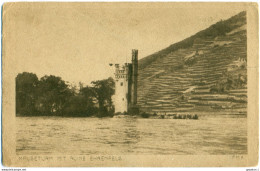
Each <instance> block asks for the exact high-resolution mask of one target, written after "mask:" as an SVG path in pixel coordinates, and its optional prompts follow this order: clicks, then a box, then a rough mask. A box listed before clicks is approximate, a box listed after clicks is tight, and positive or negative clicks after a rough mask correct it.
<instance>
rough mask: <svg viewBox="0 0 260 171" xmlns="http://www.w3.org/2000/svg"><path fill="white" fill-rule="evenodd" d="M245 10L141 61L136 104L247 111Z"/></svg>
mask: <svg viewBox="0 0 260 171" xmlns="http://www.w3.org/2000/svg"><path fill="white" fill-rule="evenodd" d="M246 61H247V35H246V13H245V12H241V13H239V14H238V15H236V16H234V17H232V18H230V19H228V20H225V21H221V22H219V23H216V24H215V25H213V26H211V27H209V28H208V29H206V30H203V31H201V32H199V33H197V34H196V35H194V36H191V37H190V38H188V39H185V40H184V41H182V42H179V43H176V44H174V45H171V46H170V47H168V48H166V49H163V50H162V51H160V52H157V53H155V54H153V55H150V56H148V57H146V58H143V59H141V60H140V61H139V65H140V67H139V76H138V105H139V107H140V110H141V111H146V112H149V113H154V112H155V113H158V114H160V113H166V114H172V113H191V112H195V113H196V112H200V113H203V112H204V113H209V112H210V113H217V114H236V115H238V114H242V115H246V108H247V86H246V81H247V73H246V71H247V70H246Z"/></svg>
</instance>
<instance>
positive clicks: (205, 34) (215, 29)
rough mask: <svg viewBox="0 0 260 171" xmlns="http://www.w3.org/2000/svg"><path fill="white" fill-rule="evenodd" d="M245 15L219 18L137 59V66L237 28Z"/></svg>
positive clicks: (143, 66) (141, 67)
mask: <svg viewBox="0 0 260 171" xmlns="http://www.w3.org/2000/svg"><path fill="white" fill-rule="evenodd" d="M245 16H246V12H245V11H243V12H241V13H239V14H238V15H235V16H233V17H231V18H230V19H228V20H225V21H222V20H221V21H219V22H217V23H216V24H213V25H212V26H210V27H209V28H207V29H205V30H202V31H200V32H198V33H196V34H195V35H193V36H191V37H188V38H186V39H184V40H182V41H180V42H178V43H175V44H172V45H170V46H169V47H167V48H165V49H162V50H161V51H158V52H157V53H154V54H152V55H150V56H147V57H145V58H143V59H141V60H140V61H139V68H140V69H144V68H145V67H146V66H148V65H149V64H151V63H152V62H153V61H155V60H157V59H159V58H163V57H165V56H166V55H168V54H169V53H172V52H173V51H176V50H178V49H186V48H189V47H191V46H192V45H193V44H194V41H195V40H196V39H203V38H211V39H212V38H215V37H217V36H223V35H225V34H226V33H228V32H230V31H231V30H234V29H236V28H239V27H240V26H241V25H243V24H244V20H245V19H244V18H245Z"/></svg>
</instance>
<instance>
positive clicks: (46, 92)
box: [37, 75, 73, 115]
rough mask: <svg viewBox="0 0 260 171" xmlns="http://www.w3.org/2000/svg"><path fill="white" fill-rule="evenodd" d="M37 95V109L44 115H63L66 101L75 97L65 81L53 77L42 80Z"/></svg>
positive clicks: (45, 77)
mask: <svg viewBox="0 0 260 171" xmlns="http://www.w3.org/2000/svg"><path fill="white" fill-rule="evenodd" d="M37 93H38V94H39V98H38V100H37V109H38V110H39V111H40V113H41V114H44V115H62V110H63V108H64V105H65V103H66V101H67V100H68V99H69V98H70V97H71V96H72V95H73V93H72V91H71V90H70V89H69V88H68V85H67V84H66V83H65V81H63V80H62V79H61V78H60V77H56V76H53V75H50V76H44V77H42V78H41V79H40V82H39V87H38V92H37Z"/></svg>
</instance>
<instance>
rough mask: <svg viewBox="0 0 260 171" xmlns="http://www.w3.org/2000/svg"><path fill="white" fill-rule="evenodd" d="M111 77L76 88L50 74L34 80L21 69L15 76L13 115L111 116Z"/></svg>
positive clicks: (32, 75)
mask: <svg viewBox="0 0 260 171" xmlns="http://www.w3.org/2000/svg"><path fill="white" fill-rule="evenodd" d="M114 86H115V84H114V81H113V79H112V78H108V79H104V80H98V81H93V82H92V86H86V87H84V86H83V85H82V83H80V89H79V90H77V89H76V87H73V86H69V85H68V84H67V83H66V82H65V81H63V80H62V79H61V78H60V77H56V76H53V75H50V76H44V77H42V78H41V79H38V77H37V76H36V74H33V73H28V72H23V73H20V74H18V75H17V77H16V115H18V116H69V117H73V116H77V117H88V116H98V117H105V116H112V115H113V113H114V107H113V103H112V99H111V97H112V95H113V94H114V91H115V90H114Z"/></svg>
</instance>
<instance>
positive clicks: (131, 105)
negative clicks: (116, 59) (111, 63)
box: [114, 49, 138, 114]
mask: <svg viewBox="0 0 260 171" xmlns="http://www.w3.org/2000/svg"><path fill="white" fill-rule="evenodd" d="M137 75H138V50H135V49H133V50H132V63H125V64H124V65H121V66H120V65H119V64H115V98H114V105H115V113H118V112H120V113H124V112H127V113H129V114H138V107H137Z"/></svg>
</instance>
